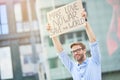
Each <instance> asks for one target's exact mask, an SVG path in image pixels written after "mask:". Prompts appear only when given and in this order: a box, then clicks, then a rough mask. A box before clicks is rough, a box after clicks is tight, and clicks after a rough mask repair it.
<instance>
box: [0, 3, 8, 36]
mask: <svg viewBox="0 0 120 80" xmlns="http://www.w3.org/2000/svg"><path fill="white" fill-rule="evenodd" d="M8 32H9V29H8V21H7V7H6V5H0V34H8Z"/></svg>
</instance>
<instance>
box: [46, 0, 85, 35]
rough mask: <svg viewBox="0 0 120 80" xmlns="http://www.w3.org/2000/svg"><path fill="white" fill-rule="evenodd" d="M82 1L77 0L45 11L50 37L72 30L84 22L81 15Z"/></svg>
mask: <svg viewBox="0 0 120 80" xmlns="http://www.w3.org/2000/svg"><path fill="white" fill-rule="evenodd" d="M82 9H83V6H82V1H81V0H77V1H75V2H72V3H70V4H68V5H65V6H63V7H60V8H57V9H55V10H53V11H50V12H48V13H47V18H48V23H49V24H50V26H51V28H50V32H49V33H50V37H53V36H58V35H60V34H63V33H67V32H69V31H72V30H73V29H76V28H78V27H79V26H81V25H83V24H84V23H85V18H83V17H81V10H82Z"/></svg>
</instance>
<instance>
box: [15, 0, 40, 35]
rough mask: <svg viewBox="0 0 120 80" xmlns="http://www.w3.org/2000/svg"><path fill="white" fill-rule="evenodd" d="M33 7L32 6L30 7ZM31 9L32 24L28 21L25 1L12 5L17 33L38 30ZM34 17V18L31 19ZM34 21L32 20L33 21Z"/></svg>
mask: <svg viewBox="0 0 120 80" xmlns="http://www.w3.org/2000/svg"><path fill="white" fill-rule="evenodd" d="M32 6H33V5H32ZM32 11H33V8H31V14H32V15H31V16H30V17H31V18H32V22H31V23H30V21H29V13H28V9H27V3H26V1H23V2H22V3H16V4H15V5H14V12H15V19H16V29H17V30H16V31H17V32H18V33H21V32H28V31H30V30H32V31H33V30H38V22H37V21H36V20H37V19H36V20H35V11H34V12H32ZM33 17H34V18H33ZM33 19H34V20H33Z"/></svg>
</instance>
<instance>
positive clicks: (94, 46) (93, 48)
mask: <svg viewBox="0 0 120 80" xmlns="http://www.w3.org/2000/svg"><path fill="white" fill-rule="evenodd" d="M89 45H90V53H91V59H92V61H93V62H95V63H96V64H101V54H100V49H99V46H98V42H97V41H96V42H93V43H89Z"/></svg>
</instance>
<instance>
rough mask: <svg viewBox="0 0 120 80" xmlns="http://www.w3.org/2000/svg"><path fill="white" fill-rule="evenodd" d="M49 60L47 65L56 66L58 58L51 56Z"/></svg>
mask: <svg viewBox="0 0 120 80" xmlns="http://www.w3.org/2000/svg"><path fill="white" fill-rule="evenodd" d="M48 61H49V65H50V68H57V66H58V58H57V57H56V58H51V59H49V60H48Z"/></svg>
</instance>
